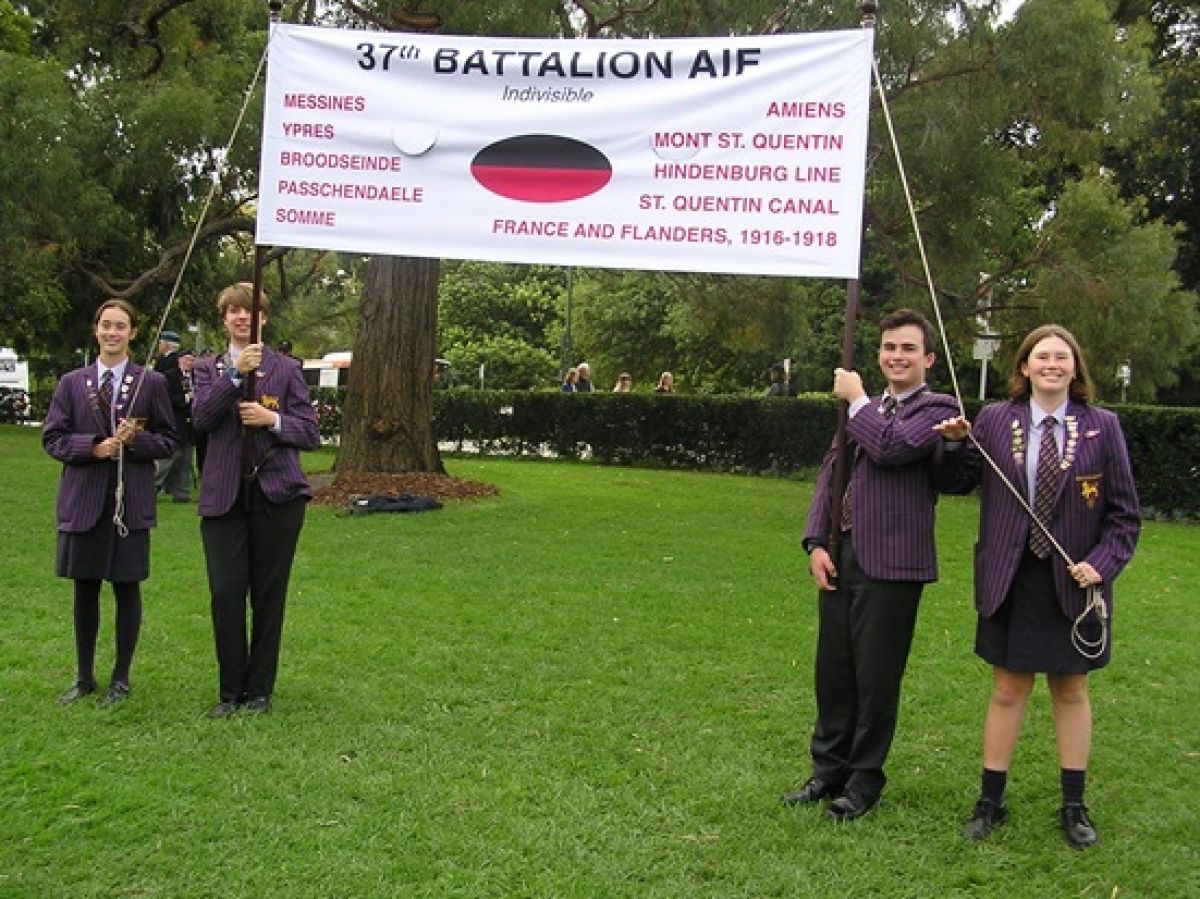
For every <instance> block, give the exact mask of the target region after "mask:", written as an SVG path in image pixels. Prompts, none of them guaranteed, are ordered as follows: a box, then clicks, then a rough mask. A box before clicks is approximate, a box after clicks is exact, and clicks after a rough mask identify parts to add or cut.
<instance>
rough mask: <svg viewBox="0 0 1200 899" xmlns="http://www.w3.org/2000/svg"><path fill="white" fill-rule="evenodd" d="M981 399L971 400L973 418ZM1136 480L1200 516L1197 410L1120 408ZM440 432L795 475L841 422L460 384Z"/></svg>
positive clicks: (447, 401)
mask: <svg viewBox="0 0 1200 899" xmlns="http://www.w3.org/2000/svg"><path fill="white" fill-rule="evenodd" d="M342 393H343V391H342V390H341V389H339V390H328V389H323V390H318V391H315V393H314V399H316V401H317V404H318V410H319V411H320V413H321V415H320V418H321V433H322V435H324V436H326V437H332V436H335V435H336V434H337V433H338V430H339V429H340V427H341V412H340V407H341V398H342ZM978 408H979V403H978V402H975V401H969V402H968V403H967V412H968V415H971V416H972V417H973V416H974V414H975V413H976V412H977V411H978ZM1116 411H1117V412H1118V414H1119V415H1120V417H1121V424H1122V427H1123V428H1124V430H1125V437H1126V440H1127V441H1128V443H1129V451H1130V456H1131V457H1132V461H1133V472H1134V477H1135V478H1136V479H1137V485H1138V493H1139V496H1140V498H1141V502H1142V508H1143V511H1144V513H1145V515H1146V516H1147V517H1148V518H1160V519H1179V520H1192V521H1195V520H1200V450H1198V448H1200V409H1193V408H1167V407H1151V406H1122V407H1121V408H1119V409H1117V410H1116ZM434 417H435V427H436V430H437V435H438V439H439V440H442V441H450V442H453V443H456V444H458V445H459V446H460V447H461V446H463V445H464V444H474V445H475V446H477V447H478V448H479V449H481V450H482V451H484V452H503V453H520V454H532V453H539V452H541V451H543V450H548V451H550V452H552V453H554V454H556V455H559V456H564V457H567V458H581V457H588V456H590V457H591V458H594V459H596V460H598V461H600V462H604V463H611V464H616V465H660V466H666V467H673V468H691V469H703V470H709V471H732V472H746V473H758V472H772V473H776V474H787V473H789V472H792V471H795V470H797V469H802V468H810V467H813V466H816V465H819V464H820V462H821V459H822V458H823V456H824V454H825V450H826V448H827V447H828V446H829V440H830V436H831V435H832V433H833V428H834V424H835V422H836V420H837V406H836V404H835V403H834V401H833V400H832V399H831V398H829V397H824V396H815V395H814V396H803V397H798V398H795V399H773V398H772V399H768V398H766V397H736V396H730V397H689V396H659V395H654V394H612V393H594V394H590V395H580V394H564V393H557V392H544V391H497V390H482V391H481V390H451V391H443V392H438V393H436V394H435V395H434Z"/></svg>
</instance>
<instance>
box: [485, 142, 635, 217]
mask: <svg viewBox="0 0 1200 899" xmlns="http://www.w3.org/2000/svg"><path fill="white" fill-rule="evenodd" d="M471 174H472V175H474V176H475V180H476V181H478V182H479V183H480V184H481V185H483V187H485V188H487V189H488V190H490V191H491V192H492V193H494V194H499V195H500V196H502V197H507V198H508V199H510V200H524V201H526V202H529V203H561V202H563V201H564V200H578V199H580V198H581V197H586V196H590V195H591V194H594V193H595V192H596V191H598V190H600V188H602V187H604V185H606V184H608V182H609V181H610V180H611V179H612V164H611V163H610V162H609V161H608V159H607V157H605V155H604V154H603V153H601V152H600V151H599V150H597V149H596V148H595V147H593V146H591V145H590V144H585V143H584V142H583V141H578V140H575V139H573V138H570V137H560V136H558V135H555V134H522V135H518V136H517V137H506V138H505V139H504V140H500V141H496V143H494V144H489V145H488V146H486V147H484V148H483V149H482V150H480V151H479V152H478V153H476V154H475V158H474V159H473V160H471Z"/></svg>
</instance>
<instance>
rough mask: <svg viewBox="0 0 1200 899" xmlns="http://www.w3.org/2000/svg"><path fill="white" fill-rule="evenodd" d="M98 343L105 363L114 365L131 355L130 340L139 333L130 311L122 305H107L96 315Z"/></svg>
mask: <svg viewBox="0 0 1200 899" xmlns="http://www.w3.org/2000/svg"><path fill="white" fill-rule="evenodd" d="M94 333H95V335H96V343H97V344H99V346H100V358H101V359H102V360H103V361H104V364H105V365H109V366H111V365H114V364H116V363H117V362H120V361H121V360H122V359H124V358H125V357H126V356H128V355H129V341H131V340H133V338H134V337H135V336H136V335H137V329H136V328H134V327H133V321H132V319H131V318H130V316H129V313H128V312H126V311H125V310H124V309H122V308H121V307H120V306H105V307H104V308H103V309H101V310H100V312H99V313H98V314H97V315H96V328H95V332H94Z"/></svg>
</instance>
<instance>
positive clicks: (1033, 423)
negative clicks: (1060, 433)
mask: <svg viewBox="0 0 1200 899" xmlns="http://www.w3.org/2000/svg"><path fill="white" fill-rule="evenodd" d="M1069 402H1070V401H1069V400H1063V401H1062V405H1060V406H1059V407H1058V408H1057V409H1054V410H1053V411H1051V412H1045V411H1043V410H1042V407H1041V406H1039V405H1038V404H1037V403H1035V402H1033V400H1030V401H1029V427H1030V429H1034V428H1040V427H1041V426H1042V419H1044V418H1046V417H1048V416H1051V415H1053V416H1054V422H1055V424H1056V425H1059V424H1062V423H1063V422H1064V421H1066V420H1067V404H1068V403H1069Z"/></svg>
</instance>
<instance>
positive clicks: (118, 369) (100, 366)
mask: <svg viewBox="0 0 1200 899" xmlns="http://www.w3.org/2000/svg"><path fill="white" fill-rule="evenodd" d="M128 366H129V357H128V356H126V357H125V358H124V359H122V360H121V361H120V362H118V363H117V364H116V365H114V366H112V367H111V368H109V366H107V365H105V364H104V363H103V362H101V361H100V360H99V359H97V360H96V380H97V383H99V382H100V381H103V380H104V373H105V372H106V371H111V372H112V373H113V383H114V384H119V383H120V382H121V379H122V378H123V377H125V369H126V368H127V367H128Z"/></svg>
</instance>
